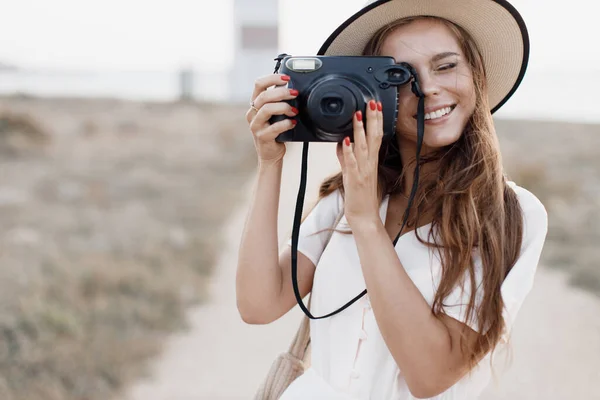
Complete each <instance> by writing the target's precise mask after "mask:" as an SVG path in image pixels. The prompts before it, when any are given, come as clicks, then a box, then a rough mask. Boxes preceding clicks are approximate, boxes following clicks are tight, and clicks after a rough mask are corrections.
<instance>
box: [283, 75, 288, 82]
mask: <svg viewBox="0 0 600 400" xmlns="http://www.w3.org/2000/svg"><path fill="white" fill-rule="evenodd" d="M281 80H282V81H285V82H289V81H290V77H289V76H287V75H281Z"/></svg>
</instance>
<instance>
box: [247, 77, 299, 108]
mask: <svg viewBox="0 0 600 400" xmlns="http://www.w3.org/2000/svg"><path fill="white" fill-rule="evenodd" d="M289 81H290V77H289V76H287V75H283V74H271V75H267V76H262V77H260V78H258V79H257V80H256V81H255V82H254V91H253V92H252V97H251V98H250V101H255V100H256V98H257V97H258V95H259V94H261V93H262V92H264V91H265V90H267V89H268V88H270V87H271V86H275V85H287V83H288V82H289ZM257 108H258V107H257Z"/></svg>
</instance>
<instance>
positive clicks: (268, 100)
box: [246, 74, 298, 164]
mask: <svg viewBox="0 0 600 400" xmlns="http://www.w3.org/2000/svg"><path fill="white" fill-rule="evenodd" d="M289 79H290V78H289V77H288V76H287V75H280V74H272V75H267V76H264V77H262V78H259V79H257V80H256V83H255V85H254V93H253V94H252V99H251V103H250V104H253V105H254V107H252V106H251V107H250V109H249V110H248V112H247V113H246V120H247V121H248V124H249V125H250V131H251V132H252V135H253V136H254V146H255V147H256V152H257V154H258V159H259V161H260V162H261V163H263V164H265V163H266V164H269V163H274V162H278V161H280V160H282V159H283V156H284V155H285V144H284V143H279V142H276V141H275V139H276V138H277V136H279V135H280V134H281V133H283V132H285V131H288V130H290V129H292V128H293V127H294V126H295V125H296V120H295V119H284V120H283V121H278V122H275V123H274V124H270V123H269V119H271V117H272V116H274V115H286V116H287V117H295V116H296V115H298V110H297V109H295V108H294V107H292V106H290V105H289V104H288V103H285V102H284V100H291V99H295V98H296V96H298V91H297V90H294V89H288V88H287V87H286V86H281V85H285V84H286V83H287V82H288V81H289ZM271 86H281V87H276V88H274V89H271V90H267V89H268V88H269V87H271Z"/></svg>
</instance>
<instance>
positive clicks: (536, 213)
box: [443, 186, 548, 342]
mask: <svg viewBox="0 0 600 400" xmlns="http://www.w3.org/2000/svg"><path fill="white" fill-rule="evenodd" d="M513 188H514V190H515V192H516V193H517V195H518V196H519V200H520V205H521V209H522V210H523V242H522V245H521V254H520V255H519V258H518V259H517V262H516V263H515V265H514V266H513V267H512V269H511V270H510V272H509V273H508V276H507V277H506V279H505V280H504V282H503V283H502V287H501V289H500V291H501V293H502V299H503V301H504V310H503V315H502V316H503V318H504V323H505V330H504V332H502V334H501V340H502V341H504V342H507V340H508V336H509V334H510V331H511V329H512V326H513V324H514V322H515V319H516V317H517V313H518V312H519V309H520V308H521V305H522V304H523V301H524V300H525V298H526V297H527V295H528V294H529V292H530V291H531V289H532V287H533V280H534V276H535V273H536V270H537V266H538V263H539V260H540V255H541V253H542V248H543V246H544V241H545V240H546V234H547V231H548V215H547V213H546V209H545V208H544V206H543V204H542V203H541V202H540V201H539V200H538V199H537V197H535V196H534V195H533V194H532V193H530V192H529V191H527V190H526V189H523V188H521V187H518V186H513ZM474 260H475V267H476V268H475V278H476V282H477V283H478V285H477V286H476V287H477V293H476V297H475V304H476V305H477V306H478V305H479V304H481V300H482V298H483V287H482V286H481V282H482V264H481V258H480V257H479V256H478V255H475V256H474ZM470 294H471V285H470V279H465V284H464V287H457V288H456V289H455V290H454V291H453V292H452V293H451V294H450V295H449V296H448V297H446V299H445V301H444V307H443V308H444V312H445V313H446V314H447V315H448V316H450V317H452V318H455V319H456V320H458V321H461V322H464V323H466V324H467V325H469V326H470V327H471V328H472V329H474V330H475V331H478V332H481V330H480V329H481V327H480V326H479V323H478V321H477V319H476V316H475V315H473V316H472V317H471V318H470V320H469V321H466V313H467V308H468V304H469V299H470Z"/></svg>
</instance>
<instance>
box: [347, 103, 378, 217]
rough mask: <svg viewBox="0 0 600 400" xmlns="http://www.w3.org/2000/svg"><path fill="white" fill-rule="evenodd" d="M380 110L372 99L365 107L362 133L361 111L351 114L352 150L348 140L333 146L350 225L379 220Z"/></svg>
mask: <svg viewBox="0 0 600 400" xmlns="http://www.w3.org/2000/svg"><path fill="white" fill-rule="evenodd" d="M381 110H382V106H381V103H378V102H375V100H371V101H370V102H369V103H368V104H367V115H366V132H365V124H364V123H363V115H362V112H361V111H357V112H356V113H355V115H354V149H353V148H352V145H351V143H350V138H348V137H346V138H345V139H344V141H343V143H341V144H339V145H338V147H337V156H338V160H339V161H340V164H341V166H342V174H343V180H344V192H345V201H344V211H345V215H346V220H347V221H348V224H349V225H350V226H352V225H353V224H359V223H362V222H373V221H378V220H380V217H379V199H378V196H377V181H378V178H377V170H378V163H379V148H380V147H381V140H382V138H383V114H382V111H381ZM340 148H341V149H340Z"/></svg>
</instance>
